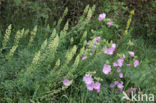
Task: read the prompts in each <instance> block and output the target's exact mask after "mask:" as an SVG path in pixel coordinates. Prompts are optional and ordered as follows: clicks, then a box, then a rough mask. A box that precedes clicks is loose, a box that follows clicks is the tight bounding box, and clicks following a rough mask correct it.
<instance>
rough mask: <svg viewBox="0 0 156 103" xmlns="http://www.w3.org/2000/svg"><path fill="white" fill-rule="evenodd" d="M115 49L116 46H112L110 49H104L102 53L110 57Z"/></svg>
mask: <svg viewBox="0 0 156 103" xmlns="http://www.w3.org/2000/svg"><path fill="white" fill-rule="evenodd" d="M115 48H116V44H112V47H111V48H107V47H104V53H105V54H109V55H112V54H113V53H114V51H115Z"/></svg>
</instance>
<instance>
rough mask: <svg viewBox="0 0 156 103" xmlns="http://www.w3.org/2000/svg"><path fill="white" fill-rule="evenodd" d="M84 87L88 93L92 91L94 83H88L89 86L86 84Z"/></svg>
mask: <svg viewBox="0 0 156 103" xmlns="http://www.w3.org/2000/svg"><path fill="white" fill-rule="evenodd" d="M86 86H87V89H88V90H89V91H92V90H93V89H94V82H92V83H90V84H86Z"/></svg>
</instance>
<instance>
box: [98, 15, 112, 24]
mask: <svg viewBox="0 0 156 103" xmlns="http://www.w3.org/2000/svg"><path fill="white" fill-rule="evenodd" d="M105 18H106V13H102V14H100V15H99V17H98V20H99V21H102V20H103V19H105ZM113 24H114V23H113V22H112V21H110V22H108V23H107V25H108V26H113Z"/></svg>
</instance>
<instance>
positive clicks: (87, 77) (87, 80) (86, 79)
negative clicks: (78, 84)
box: [83, 74, 93, 85]
mask: <svg viewBox="0 0 156 103" xmlns="http://www.w3.org/2000/svg"><path fill="white" fill-rule="evenodd" d="M83 81H84V82H85V83H86V85H89V84H92V83H93V78H92V75H90V74H86V75H85V76H84V77H83Z"/></svg>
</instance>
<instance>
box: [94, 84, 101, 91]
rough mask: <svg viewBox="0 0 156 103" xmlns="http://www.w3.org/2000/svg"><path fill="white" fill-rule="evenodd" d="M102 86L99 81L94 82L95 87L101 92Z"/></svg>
mask: <svg viewBox="0 0 156 103" xmlns="http://www.w3.org/2000/svg"><path fill="white" fill-rule="evenodd" d="M100 86H101V83H99V82H96V83H95V84H94V89H95V90H96V91H97V92H98V93H99V92H100Z"/></svg>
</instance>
